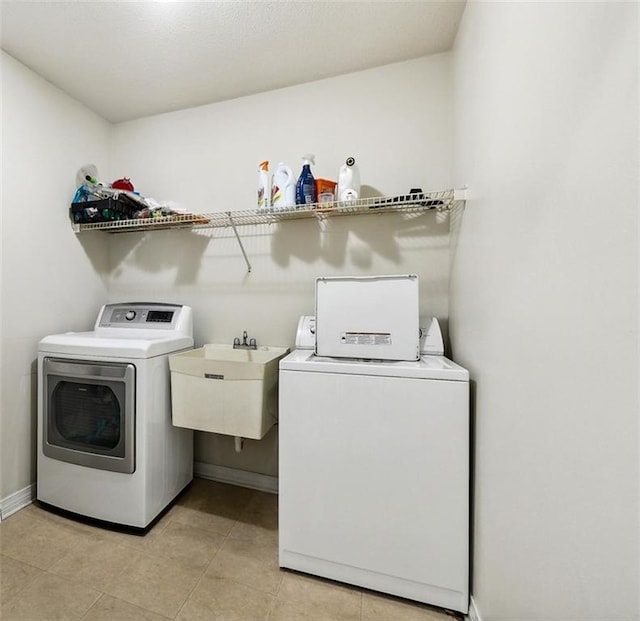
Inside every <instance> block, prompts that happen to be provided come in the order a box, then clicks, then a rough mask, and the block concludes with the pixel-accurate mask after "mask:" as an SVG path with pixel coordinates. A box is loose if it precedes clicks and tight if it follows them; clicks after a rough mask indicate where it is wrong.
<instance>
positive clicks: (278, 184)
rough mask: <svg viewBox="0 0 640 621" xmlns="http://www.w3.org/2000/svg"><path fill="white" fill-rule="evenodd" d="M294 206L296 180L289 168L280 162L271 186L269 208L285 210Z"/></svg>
mask: <svg viewBox="0 0 640 621" xmlns="http://www.w3.org/2000/svg"><path fill="white" fill-rule="evenodd" d="M295 204H296V178H295V177H294V175H293V171H292V170H291V168H290V167H289V166H287V165H286V164H284V163H282V162H280V164H278V168H276V172H275V173H274V174H273V182H272V184H271V207H273V209H286V208H287V207H292V206H294V205H295Z"/></svg>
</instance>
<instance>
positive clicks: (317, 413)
mask: <svg viewBox="0 0 640 621" xmlns="http://www.w3.org/2000/svg"><path fill="white" fill-rule="evenodd" d="M343 280H344V279H340V281H341V282H338V283H335V284H336V285H338V286H336V287H335V289H334V290H333V284H334V283H330V284H331V285H332V286H331V287H330V288H331V289H332V293H331V295H330V296H329V299H330V300H331V303H330V304H329V305H326V304H324V301H323V300H322V299H321V300H320V301H319V300H318V294H319V293H321V290H319V289H317V290H316V316H315V317H303V318H301V320H300V323H299V325H298V331H297V336H296V349H295V350H294V351H293V352H292V353H291V354H289V355H288V356H287V357H285V358H283V359H282V360H281V362H280V375H279V395H280V397H279V398H280V403H279V563H280V566H281V567H285V568H289V569H294V570H298V571H302V572H306V573H309V574H314V575H317V576H322V577H324V578H329V579H333V580H338V581H341V582H345V583H349V584H353V585H358V586H361V587H365V588H368V589H372V590H375V591H379V592H383V593H389V594H393V595H396V596H400V597H404V598H407V599H411V600H415V601H419V602H424V603H428V604H433V605H436V606H440V607H443V608H447V609H451V610H456V611H460V612H463V613H466V612H467V611H468V603H469V449H470V446H469V374H468V371H467V370H466V369H464V368H462V367H460V366H459V365H457V364H455V363H454V362H452V361H451V360H449V359H447V358H445V357H444V355H443V353H444V347H443V341H442V335H441V332H440V329H439V324H438V322H437V320H435V319H430V320H428V321H426V322H425V321H424V320H423V321H421V320H420V318H419V317H416V314H417V311H418V309H417V306H416V307H415V308H413V309H412V310H411V312H410V313H409V315H408V316H407V312H406V311H407V309H406V308H403V309H400V312H399V313H397V314H396V313H395V311H394V310H393V308H392V307H393V306H394V305H393V304H391V306H390V307H389V308H390V309H391V310H390V311H389V316H388V317H381V316H379V313H378V312H377V309H380V308H382V307H383V306H384V305H383V304H380V305H378V306H376V305H375V304H374V305H372V302H374V303H377V302H381V303H382V300H386V302H385V303H386V304H389V303H390V300H393V299H396V300H403V304H405V303H407V302H408V303H410V304H411V305H413V304H416V305H417V297H416V296H415V295H414V293H415V292H411V294H410V295H409V296H408V297H407V296H403V295H398V292H397V291H396V292H395V293H394V296H390V295H388V294H387V293H386V291H387V288H388V287H387V285H388V284H389V282H387V281H385V280H384V279H382V280H380V279H379V278H378V280H376V281H374V282H375V283H376V284H375V288H377V289H378V290H379V291H378V292H377V293H376V294H375V295H374V296H373V297H371V296H368V295H366V294H365V295H363V291H365V290H366V289H367V286H364V285H365V282H363V281H359V280H358V281H353V280H350V281H349V282H347V283H346V286H345V282H342V281H343ZM406 283H409V287H408V289H411V288H412V287H413V284H411V283H410V281H406ZM406 283H405V284H406ZM325 284H326V283H320V287H321V288H322V287H324V286H325ZM352 284H353V285H355V287H353V288H352V287H351V285H352ZM393 285H394V286H396V285H397V283H393ZM403 286H404V285H403ZM400 288H401V289H402V287H400ZM343 289H344V291H343ZM343 293H344V294H345V295H344V296H343ZM378 294H379V297H380V300H378V301H376V300H375V299H374V298H375V297H376V296H377V295H378ZM322 297H324V296H322ZM386 312H387V311H385V313H383V314H386ZM318 313H320V314H318ZM359 313H363V314H364V316H363V317H362V318H359V316H358V315H359ZM322 314H327V315H329V317H326V316H325V317H323V316H322ZM420 324H422V325H423V326H425V327H424V328H423V329H422V330H421V329H420V327H419V325H420ZM361 326H364V327H361ZM414 329H417V332H416V333H415V334H414V336H413V337H412V336H411V334H410V333H411V332H413V330H414ZM401 334H402V336H403V338H399V337H400V335H401ZM322 341H326V342H325V343H324V344H322V343H321V342H322ZM393 343H398V344H399V345H400V346H401V349H402V351H404V354H402V353H401V354H400V356H402V355H408V356H410V357H411V358H412V359H410V360H406V359H404V360H403V359H386V358H382V357H378V356H376V355H375V354H376V353H377V352H378V351H380V352H381V353H383V352H385V351H386V350H387V348H388V346H390V345H391V346H392V345H393ZM407 343H412V344H411V345H409V346H407ZM343 346H344V347H345V350H346V351H348V355H347V356H345V357H341V356H339V355H337V354H339V353H340V352H341V350H340V348H341V347H343ZM359 347H361V348H362V350H363V351H365V352H366V357H359V356H358V353H359V351H358V348H359ZM323 348H324V349H323ZM327 348H328V350H329V351H331V352H332V355H330V356H328V355H323V351H326V349H327ZM319 350H320V351H319ZM415 350H417V351H418V352H419V353H418V357H417V359H413V357H414V353H413V352H414V351H415ZM395 353H396V352H395V351H393V352H392V355H394V356H395ZM372 354H374V355H373V356H372Z"/></svg>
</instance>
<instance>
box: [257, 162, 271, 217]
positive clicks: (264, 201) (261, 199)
mask: <svg viewBox="0 0 640 621" xmlns="http://www.w3.org/2000/svg"><path fill="white" fill-rule="evenodd" d="M269 207H271V184H270V179H269V162H268V161H266V160H265V161H264V162H260V166H258V209H269Z"/></svg>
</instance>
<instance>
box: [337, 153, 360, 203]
mask: <svg viewBox="0 0 640 621" xmlns="http://www.w3.org/2000/svg"><path fill="white" fill-rule="evenodd" d="M358 198H360V171H359V170H358V165H357V164H356V160H355V158H353V157H348V158H347V159H346V161H345V163H344V164H343V165H342V166H341V167H340V172H339V174H338V195H337V197H336V200H339V201H353V200H357V199H358Z"/></svg>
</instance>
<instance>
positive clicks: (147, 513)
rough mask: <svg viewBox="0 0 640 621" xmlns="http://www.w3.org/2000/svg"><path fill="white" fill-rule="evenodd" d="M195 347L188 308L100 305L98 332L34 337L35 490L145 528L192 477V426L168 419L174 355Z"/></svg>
mask: <svg viewBox="0 0 640 621" xmlns="http://www.w3.org/2000/svg"><path fill="white" fill-rule="evenodd" d="M192 348H193V322H192V312H191V308H190V307H188V306H181V305H177V304H158V303H140V302H135V303H124V304H107V305H105V306H103V307H102V309H101V310H100V313H99V315H98V318H97V320H96V323H95V326H94V330H93V331H90V332H69V333H65V334H57V335H51V336H47V337H45V338H43V339H42V340H41V341H40V343H39V344H38V440H37V444H38V474H37V498H38V500H39V501H40V502H41V503H43V505H44V506H45V507H49V508H53V509H59V510H64V511H66V512H70V513H71V514H75V515H77V516H82V517H85V518H93V519H95V520H100V521H102V522H108V523H110V524H112V525H116V526H122V527H127V528H130V529H133V530H136V529H142V530H144V529H146V528H148V527H149V526H150V525H151V524H152V523H153V521H154V520H155V519H156V518H157V517H158V516H159V515H160V514H161V513H162V511H163V510H164V509H165V508H166V507H167V506H168V505H169V503H170V502H171V501H172V500H173V499H174V498H175V497H176V496H177V495H178V494H179V493H180V491H181V490H182V489H184V488H185V487H186V486H187V485H188V483H189V482H190V481H191V480H192V478H193V432H192V431H190V430H187V429H181V428H178V427H174V426H173V425H172V424H171V399H170V374H169V362H168V356H169V354H172V353H175V352H179V351H184V350H187V349H192Z"/></svg>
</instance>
